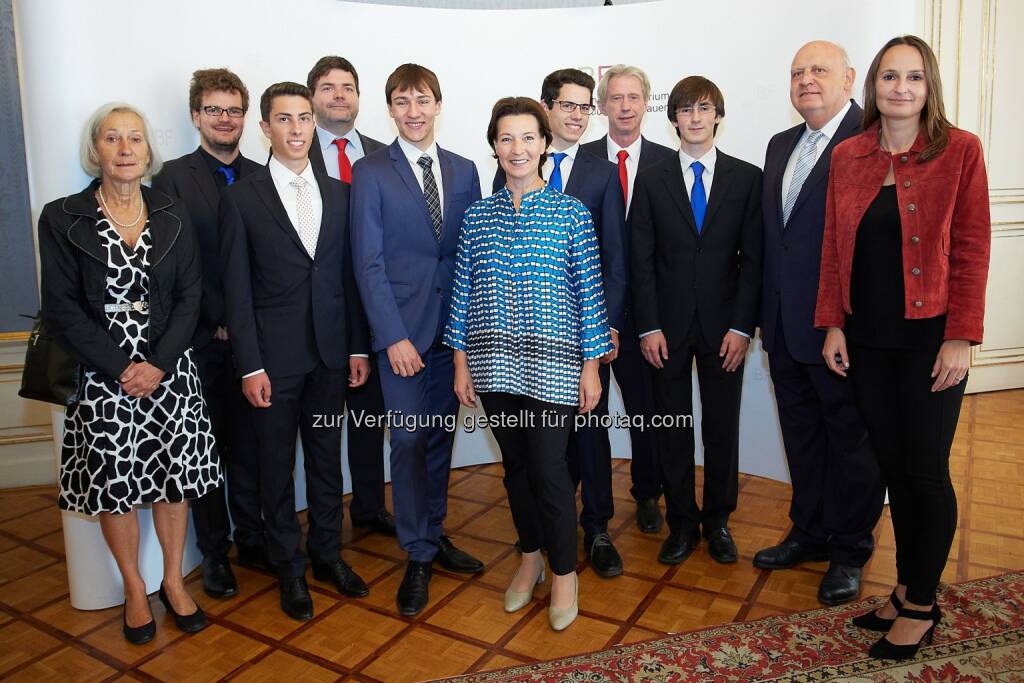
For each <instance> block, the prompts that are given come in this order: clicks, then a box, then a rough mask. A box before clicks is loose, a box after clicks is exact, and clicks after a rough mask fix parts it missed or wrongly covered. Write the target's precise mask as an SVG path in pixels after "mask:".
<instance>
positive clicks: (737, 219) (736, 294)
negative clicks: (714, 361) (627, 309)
mask: <svg viewBox="0 0 1024 683" xmlns="http://www.w3.org/2000/svg"><path fill="white" fill-rule="evenodd" d="M630 223H631V231H632V237H633V244H632V278H631V283H632V286H633V306H634V308H633V310H634V314H635V320H636V328H637V332H638V333H643V332H648V331H651V330H657V329H660V330H661V331H662V332H663V333H664V334H665V337H666V339H667V341H668V344H669V347H672V346H675V345H677V344H678V343H681V342H682V341H683V339H684V338H685V337H686V335H687V333H688V332H689V330H690V327H691V324H692V323H693V319H694V316H696V317H697V318H698V320H699V321H700V328H701V332H702V333H703V336H704V340H705V341H706V342H707V343H708V344H710V345H714V346H717V345H718V344H719V343H720V342H721V339H722V337H723V336H725V333H726V332H727V331H728V330H729V329H730V328H732V329H736V330H740V331H741V332H745V333H747V334H749V335H751V336H753V333H754V327H755V320H756V317H757V306H758V298H759V296H760V289H761V242H762V232H763V227H762V221H761V169H759V168H758V167H757V166H754V165H753V164H748V163H747V162H745V161H741V160H740V159H737V158H735V157H731V156H729V155H727V154H723V153H722V151H721V150H719V151H718V160H717V161H716V163H715V176H714V181H713V182H712V185H711V194H710V197H709V201H708V208H707V212H706V213H705V215H704V228H703V230H702V231H701V233H700V234H699V235H698V233H697V227H696V223H695V222H694V219H693V210H692V209H691V208H690V199H689V197H688V196H687V194H686V185H685V184H684V182H683V171H682V168H681V167H680V163H679V157H678V155H673V156H671V157H668V158H666V159H663V160H662V161H660V162H658V163H656V164H654V165H653V166H651V167H650V168H648V169H647V170H646V171H643V172H642V173H640V174H638V175H637V179H636V184H635V185H634V187H633V204H632V209H631V211H630Z"/></svg>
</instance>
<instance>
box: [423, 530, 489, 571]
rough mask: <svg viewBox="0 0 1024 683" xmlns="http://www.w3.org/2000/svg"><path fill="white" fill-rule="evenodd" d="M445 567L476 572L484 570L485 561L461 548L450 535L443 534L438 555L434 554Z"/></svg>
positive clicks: (435, 559) (438, 546)
mask: <svg viewBox="0 0 1024 683" xmlns="http://www.w3.org/2000/svg"><path fill="white" fill-rule="evenodd" d="M434 562H437V563H438V564H439V565H441V567H442V568H443V569H447V570H448V571H450V572H457V573H459V574H476V573H477V572H482V571H483V570H484V563H483V562H481V561H480V560H478V559H476V558H475V557H473V556H472V555H470V554H469V553H467V552H466V551H464V550H459V549H458V548H456V547H455V544H454V543H452V539H451V538H449V537H448V536H445V535H443V534H442V535H441V538H440V539H439V540H438V542H437V555H434Z"/></svg>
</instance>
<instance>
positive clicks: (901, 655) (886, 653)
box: [868, 603, 942, 661]
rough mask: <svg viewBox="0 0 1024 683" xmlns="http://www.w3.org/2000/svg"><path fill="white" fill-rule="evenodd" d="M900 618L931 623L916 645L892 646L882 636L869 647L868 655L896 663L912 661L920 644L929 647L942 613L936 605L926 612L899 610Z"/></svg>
mask: <svg viewBox="0 0 1024 683" xmlns="http://www.w3.org/2000/svg"><path fill="white" fill-rule="evenodd" d="M900 616H901V617H904V618H905V619H917V620H918V621H930V622H932V625H931V628H929V629H928V630H927V631H925V633H924V635H923V636H921V640H919V641H917V642H916V643H911V644H909V645H894V644H892V643H890V642H889V640H888V639H887V638H886V637H885V636H882V637H881V638H880V639H879V640H878V642H877V643H875V644H874V645H872V646H871V649H870V650H868V654H869V655H871V656H872V657H874V658H875V659H894V660H897V661H903V660H907V659H913V658H914V656H915V655H917V651H918V650H919V649H920V648H921V645H922V644H925V645H931V644H932V637H933V636H934V635H935V627H936V626H938V625H939V622H940V621H942V612H941V611H940V610H939V605H938V603H936V604H934V605H932V608H931V609H930V610H928V611H927V612H922V611H920V610H914V609H907V608H906V607H904V608H902V609H900Z"/></svg>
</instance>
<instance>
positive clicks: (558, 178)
mask: <svg viewBox="0 0 1024 683" xmlns="http://www.w3.org/2000/svg"><path fill="white" fill-rule="evenodd" d="M567 156H569V155H568V154H566V153H565V152H555V153H554V154H552V155H551V158H552V159H553V160H554V162H555V167H554V169H552V171H551V177H550V178H548V185H550V186H551V187H553V188H555V189H556V190H558V191H559V192H561V191H562V159H564V158H565V157H567Z"/></svg>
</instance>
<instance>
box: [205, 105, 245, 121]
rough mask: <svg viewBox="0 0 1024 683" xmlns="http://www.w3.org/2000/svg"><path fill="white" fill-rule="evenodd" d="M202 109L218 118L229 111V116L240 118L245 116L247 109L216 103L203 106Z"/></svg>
mask: <svg viewBox="0 0 1024 683" xmlns="http://www.w3.org/2000/svg"><path fill="white" fill-rule="evenodd" d="M202 110H203V111H205V112H206V113H207V114H208V115H209V116H212V117H213V118H218V117H219V116H220V115H221V114H223V113H224V112H227V113H228V116H230V117H231V118H233V119H240V118H242V117H243V116H245V110H244V109H242V108H241V107H228V108H227V109H225V108H224V107H218V106H216V105H213V104H210V105H207V106H205V107H202Z"/></svg>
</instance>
